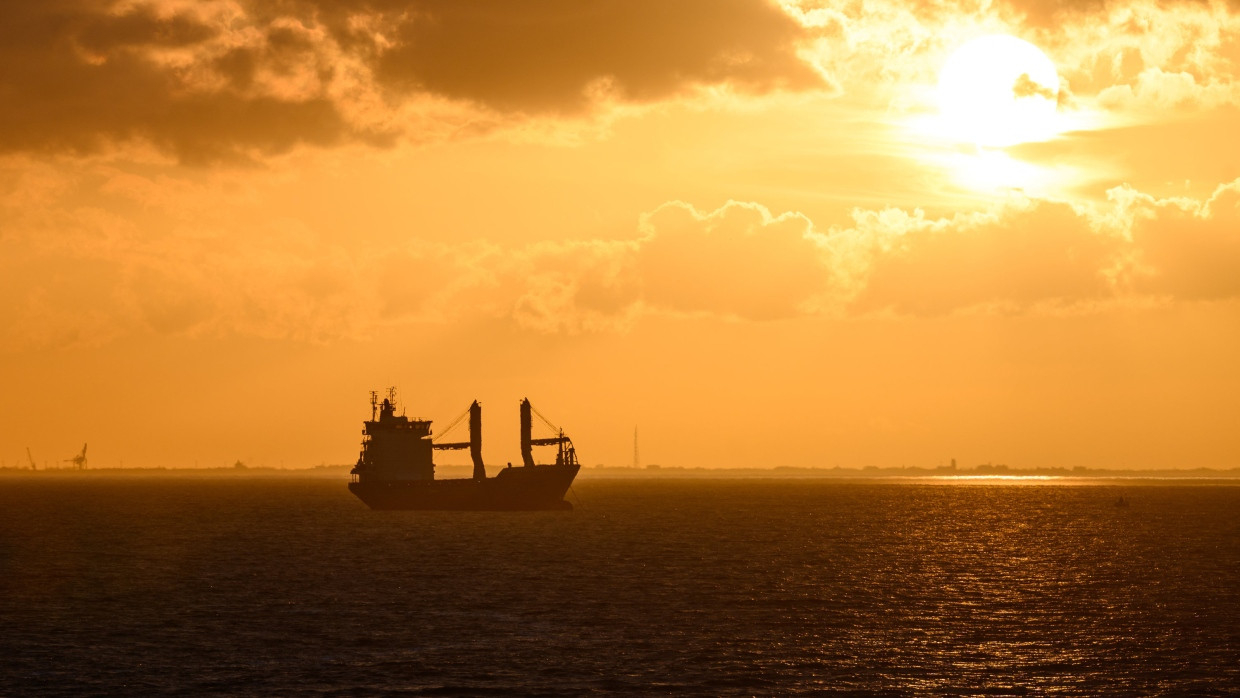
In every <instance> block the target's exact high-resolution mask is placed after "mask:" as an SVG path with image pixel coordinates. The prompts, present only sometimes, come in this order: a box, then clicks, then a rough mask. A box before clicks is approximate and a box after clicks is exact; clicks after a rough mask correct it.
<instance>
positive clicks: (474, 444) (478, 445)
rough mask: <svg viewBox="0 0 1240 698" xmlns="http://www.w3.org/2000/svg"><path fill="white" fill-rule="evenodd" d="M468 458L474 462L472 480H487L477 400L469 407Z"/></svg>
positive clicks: (479, 408) (480, 418) (479, 406)
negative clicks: (483, 462)
mask: <svg viewBox="0 0 1240 698" xmlns="http://www.w3.org/2000/svg"><path fill="white" fill-rule="evenodd" d="M469 457H470V458H472V459H473V461H474V479H475V480H485V479H487V469H486V466H485V465H483V464H482V405H479V404H478V401H477V400H474V404H472V405H470V406H469Z"/></svg>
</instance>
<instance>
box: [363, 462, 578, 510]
mask: <svg viewBox="0 0 1240 698" xmlns="http://www.w3.org/2000/svg"><path fill="white" fill-rule="evenodd" d="M579 469H580V466H579V465H577V464H576V463H573V464H565V465H535V466H528V467H516V468H505V469H503V470H501V471H499V473H498V474H496V476H495V477H489V478H486V479H482V480H473V479H457V480H389V481H365V480H363V481H360V482H351V483H349V491H350V492H352V493H353V494H354V495H356V496H357V498H358V499H360V500H362V501H363V502H364V503H365V504H366V506H368V507H370V508H371V509H378V510H387V511H392V510H424V511H431V510H439V511H548V510H550V511H556V510H567V509H572V508H573V507H572V505H571V504H569V503H568V502H566V501H564V495H565V493H567V492H568V488H569V487H570V486H571V485H572V484H573V478H575V477H576V476H577V471H578V470H579Z"/></svg>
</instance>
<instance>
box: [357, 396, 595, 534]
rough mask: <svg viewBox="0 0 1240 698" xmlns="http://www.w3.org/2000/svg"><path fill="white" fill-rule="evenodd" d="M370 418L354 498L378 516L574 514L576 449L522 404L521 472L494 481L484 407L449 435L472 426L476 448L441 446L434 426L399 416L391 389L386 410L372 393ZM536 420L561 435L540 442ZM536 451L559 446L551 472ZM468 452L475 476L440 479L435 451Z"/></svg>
mask: <svg viewBox="0 0 1240 698" xmlns="http://www.w3.org/2000/svg"><path fill="white" fill-rule="evenodd" d="M370 410H371V418H370V420H368V421H366V422H365V428H364V429H363V432H362V433H363V437H362V451H361V454H360V455H359V456H358V459H357V465H356V466H355V467H354V468H353V469H352V470H351V471H350V475H351V481H350V482H349V490H350V491H352V492H353V494H354V495H356V496H357V497H358V498H359V499H361V500H362V501H363V502H364V503H365V504H366V505H367V506H369V507H370V508H372V509H459V510H535V509H571V508H572V505H570V504H569V503H568V502H566V501H564V494H565V493H566V492H567V491H568V488H569V487H570V486H571V485H572V482H573V478H575V477H576V476H577V472H578V470H580V468H581V466H580V464H579V463H578V461H577V452H576V449H575V448H574V447H573V442H572V440H571V439H569V438H568V436H566V435H565V434H564V431H563V430H562V429H559V428H557V427H555V426H554V425H553V424H551V422H550V421H549V420H547V419H546V418H545V417H543V416H542V414H540V413H538V412H537V411H536V410H534V408H533V407H532V406H531V405H530V401H529V400H528V399H524V400H522V401H521V461H522V464H521V467H517V468H514V467H512V465H511V463H510V464H509V466H508V467H506V468H503V469H501V470H500V471H499V472H498V473H496V474H495V476H494V477H487V472H486V466H485V464H484V463H483V460H482V405H481V404H479V403H478V401H477V400H475V401H473V403H471V404H470V406H469V409H467V410H466V411H465V413H464V414H462V415H461V416H460V417H457V418H456V419H455V420H454V421H453V422H452V423H451V424H449V425H448V428H447V429H446V430H444V434H445V435H446V434H448V433H449V432H451V431H452V429H453V428H454V427H456V426H457V425H458V424H459V423H460V422H461V421H462V420H464V419H465V418H466V416H468V418H469V440H468V441H453V442H440V443H435V442H434V441H433V439H432V437H431V422H430V420H421V419H409V418H408V417H406V416H405V415H403V414H402V415H399V416H398V415H397V414H396V391H395V389H389V390H388V393H387V396H386V397H384V399H383V400H382V402H380V401H379V396H378V393H376V392H371V398H370ZM534 414H537V415H538V417H539V419H541V420H543V422H545V423H546V424H547V425H548V426H550V427H551V428H552V430H553V431H554V432H555V433H556V435H555V436H553V437H549V438H537V439H536V438H534V437H533V417H532V415H534ZM535 446H556V447H557V451H556V458H555V462H554V463H552V464H546V465H540V464H537V463H536V462H535V460H534V452H533V449H534V447H535ZM464 449H469V454H470V459H471V460H472V461H473V466H474V469H473V476H472V477H469V478H456V479H443V480H437V479H435V463H434V458H433V454H434V451H437V450H439V451H451V450H464Z"/></svg>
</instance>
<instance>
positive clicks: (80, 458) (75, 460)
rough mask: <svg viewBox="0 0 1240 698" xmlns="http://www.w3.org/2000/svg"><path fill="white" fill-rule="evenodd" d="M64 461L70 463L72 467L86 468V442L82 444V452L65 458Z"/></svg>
mask: <svg viewBox="0 0 1240 698" xmlns="http://www.w3.org/2000/svg"><path fill="white" fill-rule="evenodd" d="M65 462H66V463H72V464H73V467H75V468H77V469H78V470H85V469H86V444H82V452H81V453H79V454H77V455H76V456H74V457H72V458H68V459H66V460H65Z"/></svg>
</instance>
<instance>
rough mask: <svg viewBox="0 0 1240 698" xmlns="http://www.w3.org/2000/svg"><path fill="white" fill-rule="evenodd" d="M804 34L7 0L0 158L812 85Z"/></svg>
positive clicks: (494, 3) (521, 15)
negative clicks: (709, 89)
mask: <svg viewBox="0 0 1240 698" xmlns="http://www.w3.org/2000/svg"><path fill="white" fill-rule="evenodd" d="M800 32H801V27H800V25H799V24H797V23H796V22H794V21H793V20H791V19H790V18H789V17H787V16H786V15H785V14H784V13H782V12H781V11H780V10H779V9H778V8H777V7H776V6H774V5H772V4H770V3H767V2H765V1H763V0H691V1H688V2H677V3H671V4H669V3H666V2H661V1H659V0H627V1H626V0H610V1H607V2H597V3H590V4H589V5H585V6H583V5H581V4H580V3H577V2H573V1H571V0H538V1H537V2H532V3H528V2H527V3H512V2H505V1H503V0H473V1H470V2H444V1H442V0H365V1H362V2H357V3H349V4H348V5H347V6H346V5H342V4H341V3H337V2H326V1H323V0H290V1H288V2H276V1H274V0H240V1H232V0H204V1H203V2H197V3H184V2H173V1H172V0H147V1H143V0H138V1H136V2H119V1H113V2H87V1H86V0H55V1H51V2H37V3H34V2H32V3H20V2H19V3H4V4H3V5H2V6H0V95H3V99H2V100H0V152H3V151H8V152H21V151H25V152H31V151H36V152H38V151H41V152H47V151H71V152H79V153H81V152H94V151H97V150H99V149H101V148H103V147H106V146H107V145H109V144H112V143H116V142H125V141H134V140H140V141H145V142H148V143H151V144H153V145H155V146H156V147H158V148H160V149H161V150H163V151H165V152H169V153H172V154H173V155H175V156H176V157H178V158H179V159H181V160H183V161H190V162H211V161H217V160H222V159H237V158H245V157H252V156H255V155H258V156H261V155H265V154H271V153H279V152H283V151H286V150H288V149H290V148H292V147H294V146H296V145H298V144H301V143H309V144H315V145H331V144H335V143H340V142H343V141H353V140H364V141H369V142H372V143H390V142H392V141H393V140H394V139H395V138H397V137H399V136H400V135H401V134H406V135H414V136H416V135H418V134H417V133H412V132H413V131H417V130H419V129H421V130H433V128H434V126H433V125H432V126H427V124H426V122H425V117H426V116H427V115H428V114H429V115H431V117H432V118H435V117H439V118H451V119H454V121H453V123H452V124H451V129H457V128H461V127H463V125H466V124H470V123H477V122H478V119H479V113H481V114H483V115H485V114H486V113H501V114H526V113H530V114H537V113H557V114H564V113H577V112H580V111H582V110H584V109H586V108H587V107H589V106H590V104H591V102H592V100H594V99H599V98H605V99H606V100H609V101H612V102H614V101H632V102H643V101H650V100H657V99H662V98H665V97H669V96H673V95H677V94H680V93H683V92H684V91H686V90H689V89H692V88H694V87H700V86H716V85H729V86H733V87H735V88H736V89H740V90H749V91H756V92H763V91H768V90H772V89H781V88H789V89H806V88H811V87H814V86H816V85H819V84H820V83H819V81H818V77H817V75H816V74H815V73H814V72H813V71H812V70H810V69H809V68H808V67H806V66H805V65H804V64H803V63H802V62H801V61H800V60H799V59H798V58H797V55H796V43H797V41H798V40H799V38H800ZM445 103H446V104H448V105H449V106H447V107H445V106H444V105H445ZM453 104H455V105H457V106H456V107H451V106H450V105H453ZM410 105H413V106H412V107H410ZM410 108H413V110H414V111H415V112H417V113H416V114H410V113H409V109H410ZM479 110H481V111H480V112H479ZM419 117H421V118H419Z"/></svg>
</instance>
